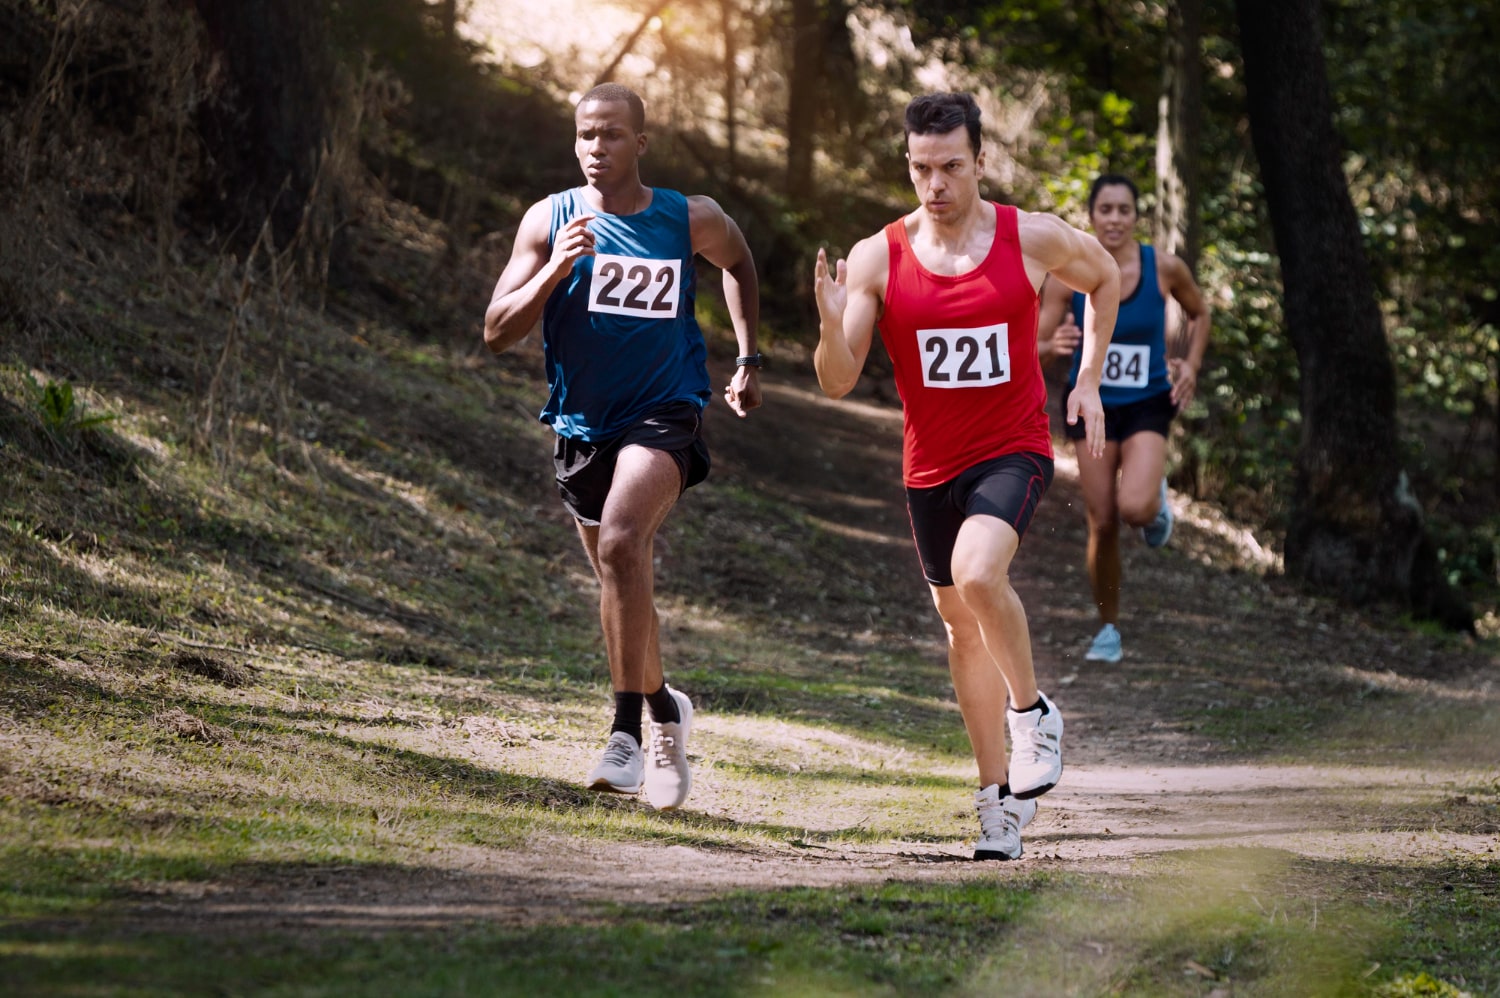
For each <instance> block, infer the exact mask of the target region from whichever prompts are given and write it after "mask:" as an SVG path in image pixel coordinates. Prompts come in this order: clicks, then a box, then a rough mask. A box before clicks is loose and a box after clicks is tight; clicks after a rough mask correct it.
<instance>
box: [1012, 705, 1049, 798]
mask: <svg viewBox="0 0 1500 998" xmlns="http://www.w3.org/2000/svg"><path fill="white" fill-rule="evenodd" d="M1037 696H1038V697H1039V698H1040V700H1041V704H1042V705H1044V706H1046V708H1047V712H1046V713H1045V714H1044V713H1042V708H1041V706H1038V707H1035V708H1033V709H1032V710H1028V711H1025V712H1024V713H1023V712H1020V711H1015V710H1012V709H1011V708H1009V707H1007V708H1005V719H1006V721H1007V722H1009V725H1010V792H1011V794H1012V796H1014V797H1016V798H1018V799H1020V800H1030V799H1031V798H1033V797H1040V796H1041V795H1042V794H1044V793H1046V792H1047V791H1048V790H1051V789H1052V788H1053V787H1055V786H1057V781H1058V780H1059V779H1060V778H1061V777H1062V770H1063V763H1062V733H1063V719H1062V712H1061V711H1059V710H1058V709H1057V705H1056V704H1055V703H1053V702H1052V701H1051V700H1049V699H1047V697H1046V696H1045V695H1044V694H1040V693H1039V694H1037Z"/></svg>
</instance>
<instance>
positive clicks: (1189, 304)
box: [1037, 174, 1209, 662]
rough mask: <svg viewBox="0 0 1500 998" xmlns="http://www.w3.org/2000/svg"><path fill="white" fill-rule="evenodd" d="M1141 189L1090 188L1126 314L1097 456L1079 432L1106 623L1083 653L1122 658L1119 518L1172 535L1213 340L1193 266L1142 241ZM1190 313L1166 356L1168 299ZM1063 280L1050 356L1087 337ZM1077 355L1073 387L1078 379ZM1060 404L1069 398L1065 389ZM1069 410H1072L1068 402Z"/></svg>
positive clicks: (1045, 339)
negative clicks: (1169, 461) (1184, 422)
mask: <svg viewBox="0 0 1500 998" xmlns="http://www.w3.org/2000/svg"><path fill="white" fill-rule="evenodd" d="M1138 199H1139V195H1138V194H1137V192H1136V188H1135V184H1134V183H1132V182H1131V181H1130V179H1129V178H1127V177H1123V176H1121V175H1119V174H1105V175H1104V176H1101V177H1099V178H1098V179H1097V180H1095V181H1094V184H1093V187H1092V188H1090V190H1089V222H1090V224H1091V225H1092V227H1093V229H1094V235H1095V236H1096V237H1097V238H1098V240H1099V242H1100V243H1101V244H1103V246H1104V248H1105V249H1107V250H1109V252H1110V255H1112V256H1113V257H1114V258H1115V262H1116V263H1117V264H1119V267H1120V286H1121V297H1120V314H1119V317H1118V318H1117V319H1116V321H1115V333H1114V337H1113V338H1112V339H1111V340H1110V345H1109V354H1108V356H1107V358H1106V360H1105V366H1104V373H1103V376H1102V377H1101V379H1100V383H1099V397H1100V400H1101V401H1102V402H1103V403H1104V416H1105V424H1104V435H1105V439H1106V441H1107V443H1106V444H1105V448H1104V454H1103V455H1102V456H1100V457H1095V456H1093V455H1092V454H1090V453H1089V452H1088V450H1087V448H1081V447H1078V446H1077V439H1078V437H1077V435H1075V433H1074V428H1073V427H1070V426H1066V425H1065V426H1064V432H1065V433H1067V435H1068V437H1069V438H1070V439H1073V440H1074V444H1075V445H1074V452H1075V454H1076V455H1077V458H1078V481H1079V484H1080V486H1081V487H1082V489H1083V498H1084V506H1085V508H1086V509H1087V511H1088V521H1089V541H1088V555H1087V562H1088V571H1089V584H1090V587H1091V588H1092V590H1093V596H1094V602H1095V604H1096V605H1097V606H1098V608H1099V620H1100V623H1101V625H1102V626H1101V627H1100V629H1099V632H1098V634H1096V635H1095V636H1094V639H1093V641H1092V643H1091V644H1090V646H1089V649H1088V651H1087V652H1086V653H1085V655H1084V657H1085V658H1086V659H1087V660H1088V661H1091V662H1118V661H1119V660H1120V658H1121V657H1122V655H1123V654H1124V652H1123V650H1122V647H1121V638H1120V631H1119V626H1118V625H1119V621H1120V578H1121V569H1120V521H1121V520H1123V521H1125V523H1127V524H1129V525H1130V526H1132V527H1137V528H1140V530H1141V536H1142V537H1143V538H1144V539H1145V541H1146V543H1147V545H1149V546H1151V547H1161V546H1162V545H1164V544H1166V543H1167V540H1168V538H1170V537H1171V536H1172V507H1171V506H1170V505H1169V504H1168V502H1167V480H1166V477H1165V475H1164V473H1163V472H1164V469H1165V466H1166V456H1167V433H1168V432H1169V431H1170V429H1171V426H1172V417H1173V416H1175V415H1176V414H1177V412H1178V411H1180V410H1181V409H1182V408H1183V407H1184V406H1186V405H1187V404H1188V403H1189V402H1191V401H1192V399H1193V394H1194V392H1195V391H1196V389H1197V385H1198V368H1199V367H1200V366H1201V365H1202V363H1203V354H1204V351H1205V350H1206V349H1207V347H1208V328H1209V310H1208V304H1207V303H1206V302H1205V301H1204V298H1203V294H1202V292H1201V291H1200V290H1199V289H1198V284H1197V282H1195V281H1194V280H1193V275H1192V272H1191V271H1190V270H1189V269H1188V266H1187V264H1186V263H1185V262H1183V261H1182V260H1181V259H1180V258H1179V257H1177V256H1175V255H1173V254H1171V253H1167V252H1165V251H1158V250H1157V249H1155V248H1154V247H1152V246H1147V245H1143V244H1141V243H1137V242H1136V240H1135V223H1136V219H1137V201H1138ZM1169 295H1170V296H1171V297H1172V298H1174V299H1176V301H1177V303H1178V304H1179V305H1180V306H1181V307H1182V311H1183V314H1184V316H1185V317H1186V319H1187V341H1188V348H1187V355H1186V356H1185V357H1180V358H1178V357H1173V358H1169V357H1168V356H1167V342H1166V315H1167V297H1168V296H1169ZM1078 297H1079V296H1078V295H1076V294H1074V293H1073V292H1071V291H1069V290H1068V289H1067V288H1065V287H1061V286H1058V285H1056V284H1055V283H1049V284H1048V285H1047V286H1046V287H1044V288H1043V289H1042V304H1041V313H1040V315H1039V316H1038V320H1037V337H1038V352H1039V353H1040V354H1041V355H1042V358H1043V361H1044V362H1046V360H1047V359H1048V358H1049V357H1050V358H1054V359H1055V358H1060V357H1068V356H1071V355H1073V354H1074V351H1075V348H1076V345H1077V343H1078V341H1079V339H1080V337H1081V333H1080V331H1079V328H1078V327H1079V324H1080V323H1081V321H1082V303H1081V302H1080V301H1078V300H1077V299H1078ZM1077 372H1078V358H1077V357H1076V356H1074V357H1073V368H1072V373H1071V374H1070V375H1069V377H1068V390H1069V391H1071V390H1072V386H1073V384H1074V380H1075V379H1076V378H1077ZM1063 405H1064V406H1066V405H1067V398H1066V395H1065V396H1064V399H1063ZM1065 411H1066V410H1065Z"/></svg>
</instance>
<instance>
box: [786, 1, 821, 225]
mask: <svg viewBox="0 0 1500 998" xmlns="http://www.w3.org/2000/svg"><path fill="white" fill-rule="evenodd" d="M819 27H820V25H819V20H818V0H792V72H791V75H790V76H789V77H788V80H787V113H786V194H787V197H788V198H789V199H790V200H791V201H792V203H793V204H796V203H799V202H801V201H802V200H804V199H805V198H807V197H808V196H809V195H811V194H812V175H813V169H812V168H813V133H814V131H815V130H816V126H817V121H818V103H817V101H818V83H819V81H820V79H821V73H820V72H819V69H818V66H819V63H820V61H821V59H822V45H820V44H819V43H820V42H821V41H822V37H823V33H822V31H820V30H819Z"/></svg>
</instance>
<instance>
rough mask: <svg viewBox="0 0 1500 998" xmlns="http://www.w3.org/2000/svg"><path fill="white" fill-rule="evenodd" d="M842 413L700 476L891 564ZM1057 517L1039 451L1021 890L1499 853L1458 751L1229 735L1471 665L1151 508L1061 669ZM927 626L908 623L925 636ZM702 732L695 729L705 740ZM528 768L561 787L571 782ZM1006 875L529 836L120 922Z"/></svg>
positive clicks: (268, 884) (875, 457)
mask: <svg viewBox="0 0 1500 998" xmlns="http://www.w3.org/2000/svg"><path fill="white" fill-rule="evenodd" d="M859 395H860V396H862V397H857V398H856V400H854V401H852V402H845V403H831V402H829V401H828V400H826V399H823V398H822V397H821V395H820V394H819V393H818V392H817V390H816V385H815V383H814V382H813V381H812V379H811V378H810V376H808V375H806V374H800V375H799V374H796V373H791V374H786V373H781V372H777V374H776V375H775V377H774V378H768V379H767V405H766V407H765V409H763V410H762V411H761V412H759V413H757V414H756V415H755V416H754V417H753V421H752V422H750V423H747V424H742V425H741V426H726V423H727V421H728V420H729V419H730V417H727V416H726V415H725V414H724V413H723V412H719V413H718V414H717V416H716V417H715V420H711V422H710V430H711V431H712V432H711V438H712V439H713V443H714V449H715V458H716V461H717V462H718V464H717V466H716V474H718V475H721V476H724V477H725V478H727V479H728V480H730V481H734V482H738V483H740V484H742V485H745V486H746V487H749V488H775V489H777V490H778V491H779V492H780V493H781V494H783V495H789V496H793V497H795V499H796V501H798V502H800V503H801V504H803V507H804V508H806V509H807V510H808V511H809V515H816V516H820V517H823V518H824V519H825V520H828V521H829V522H833V521H837V520H839V518H840V517H843V518H844V520H845V521H846V523H845V525H846V526H847V527H848V528H849V529H853V530H860V531H865V532H867V533H870V534H871V535H872V536H879V537H882V538H884V543H886V545H887V546H888V547H889V546H891V543H890V542H891V541H892V539H893V538H894V539H896V540H900V539H901V538H902V537H904V536H905V535H906V532H907V526H906V516H905V511H904V506H903V504H902V500H901V493H900V490H899V485H898V481H899V480H898V477H897V476H898V475H899V448H900V414H899V410H897V409H896V408H895V407H894V406H892V405H891V404H889V403H888V402H884V401H882V400H881V399H880V398H879V397H878V395H877V394H876V393H872V392H871V391H869V390H868V387H867V388H866V390H865V391H864V392H861V393H859ZM809 427H812V428H813V430H812V431H809ZM851 497H852V498H851ZM850 502H857V506H855V507H850V506H849V505H848V504H849V503H850ZM1078 502H1079V499H1078V489H1077V481H1076V468H1075V466H1074V465H1073V464H1072V462H1071V460H1070V459H1069V458H1068V455H1067V452H1066V450H1060V452H1059V460H1058V472H1057V477H1056V480H1055V482H1054V485H1053V487H1052V490H1051V492H1050V493H1049V495H1048V497H1047V498H1046V500H1045V502H1044V504H1043V508H1042V510H1041V512H1039V514H1038V517H1037V520H1036V521H1035V524H1034V526H1033V529H1032V532H1031V534H1030V535H1028V537H1027V541H1026V544H1025V546H1024V547H1023V549H1022V554H1021V556H1020V558H1019V560H1018V564H1017V566H1016V571H1015V576H1016V584H1017V587H1018V590H1019V591H1021V593H1022V596H1023V599H1024V600H1025V602H1026V605H1027V609H1028V614H1029V616H1030V620H1031V625H1032V633H1033V642H1034V646H1035V655H1036V662H1037V669H1038V676H1039V680H1040V682H1041V685H1042V686H1043V688H1044V689H1047V690H1049V691H1052V693H1053V695H1054V698H1055V699H1056V700H1057V701H1058V702H1059V704H1060V705H1061V707H1062V709H1063V710H1064V714H1065V717H1066V718H1067V723H1068V730H1067V735H1066V737H1065V746H1066V751H1067V760H1068V769H1067V772H1066V774H1065V777H1064V780H1063V782H1062V784H1061V785H1060V786H1059V787H1058V788H1057V789H1056V790H1054V791H1053V792H1052V793H1050V794H1048V795H1047V796H1046V797H1045V798H1044V799H1043V801H1042V807H1041V808H1040V810H1039V813H1038V817H1037V818H1036V820H1035V821H1034V822H1033V824H1032V825H1031V827H1030V828H1028V829H1027V833H1026V836H1025V840H1026V850H1027V854H1026V858H1025V860H1024V864H1025V866H1026V868H1028V869H1030V868H1034V867H1036V866H1037V865H1039V864H1040V865H1044V866H1053V867H1058V868H1061V869H1066V870H1074V871H1089V870H1109V869H1114V870H1128V869H1129V867H1130V864H1131V863H1132V862H1133V861H1135V860H1137V859H1139V858H1140V857H1144V856H1149V855H1154V854H1160V853H1166V852H1171V851H1174V850H1182V849H1193V848H1205V847H1241V846H1243V847H1271V848H1275V849H1278V850H1284V851H1287V852H1289V853H1292V854H1296V855H1303V856H1308V857H1316V858H1330V859H1337V858H1340V857H1348V856H1353V855H1362V856H1371V855H1375V856H1379V855H1383V854H1389V853H1392V852H1399V853H1400V854H1403V855H1407V856H1412V857H1417V856H1422V855H1434V856H1436V855H1447V854H1451V853H1452V852H1453V851H1455V850H1456V851H1459V852H1472V853H1475V854H1479V853H1485V852H1491V853H1492V852H1495V851H1500V836H1497V832H1500V829H1497V828H1495V827H1493V825H1492V824H1490V825H1487V824H1486V823H1485V822H1486V821H1488V820H1489V819H1488V818H1487V817H1486V816H1485V814H1481V813H1478V812H1475V813H1473V814H1469V813H1468V812H1466V811H1465V806H1466V798H1465V797H1464V794H1463V787H1462V781H1463V779H1465V778H1467V777H1465V776H1463V775H1461V774H1465V773H1472V769H1473V766H1474V765H1475V764H1476V763H1482V760H1481V759H1477V758H1475V755H1474V751H1473V747H1472V746H1466V745H1464V744H1462V743H1454V744H1452V745H1451V746H1450V748H1449V749H1448V750H1446V751H1447V755H1446V756H1445V755H1444V750H1443V749H1442V748H1441V747H1439V748H1438V749H1437V750H1436V755H1432V754H1431V753H1429V755H1428V756H1427V758H1429V759H1436V760H1437V761H1438V762H1441V761H1442V760H1443V759H1445V758H1447V759H1448V761H1450V762H1451V763H1452V764H1453V766H1454V768H1453V769H1452V770H1451V771H1445V770H1442V769H1432V768H1430V767H1429V768H1425V769H1424V768H1422V767H1420V766H1416V765H1405V766H1400V767H1398V766H1390V765H1359V764H1357V763H1359V762H1360V761H1361V759H1360V757H1359V755H1358V754H1357V743H1356V745H1355V748H1354V749H1351V751H1350V754H1349V756H1348V758H1349V762H1348V763H1347V764H1343V763H1340V764H1337V765H1326V764H1311V763H1309V764H1305V765H1283V764H1269V763H1262V762H1257V761H1255V760H1256V759H1257V758H1264V757H1265V755H1266V752H1267V750H1268V749H1274V738H1261V737H1258V734H1257V733H1258V728H1257V726H1256V723H1255V722H1254V720H1253V714H1254V712H1255V711H1256V710H1257V709H1258V708H1260V707H1263V706H1265V705H1267V704H1270V703H1272V702H1274V701H1277V700H1278V699H1279V700H1282V701H1284V700H1285V698H1286V696H1287V693H1286V691H1287V690H1288V689H1294V690H1299V691H1301V692H1302V693H1303V694H1305V695H1306V696H1308V697H1319V696H1326V695H1338V696H1347V695H1348V693H1349V690H1350V689H1351V688H1353V689H1356V690H1368V691H1370V692H1371V693H1372V695H1374V694H1379V693H1380V692H1382V691H1390V690H1400V691H1403V692H1413V691H1415V692H1420V693H1422V694H1423V695H1425V696H1426V697H1428V698H1429V699H1430V700H1431V701H1433V702H1438V703H1441V702H1443V701H1447V700H1464V701H1473V700H1475V699H1479V700H1482V701H1487V702H1493V701H1495V700H1496V699H1497V691H1496V689H1495V686H1496V683H1495V675H1496V673H1495V669H1494V664H1493V663H1492V662H1491V661H1490V660H1488V659H1487V658H1485V657H1484V656H1482V655H1478V654H1477V653H1476V654H1453V653H1451V651H1443V650H1442V649H1441V647H1440V646H1438V645H1437V644H1435V643H1434V642H1433V641H1432V640H1426V641H1423V640H1421V639H1419V638H1418V637H1414V636H1411V635H1408V634H1406V633H1404V632H1398V631H1385V630H1379V629H1376V628H1375V627H1373V626H1371V625H1370V624H1368V623H1366V622H1363V621H1361V620H1359V619H1358V618H1356V617H1354V616H1353V615H1351V614H1348V613H1345V612H1343V611H1339V610H1337V609H1336V608H1332V607H1329V606H1327V605H1323V604H1314V603H1310V602H1308V601H1305V600H1302V599H1301V598H1299V597H1297V596H1295V595H1292V594H1289V593H1284V592H1280V591H1278V589H1277V588H1276V587H1275V586H1274V585H1272V584H1268V583H1267V582H1266V581H1265V580H1264V578H1263V577H1262V575H1261V574H1259V573H1260V572H1261V570H1263V569H1264V568H1265V566H1266V565H1267V564H1268V563H1270V562H1271V561H1272V558H1271V555H1269V554H1268V553H1267V552H1266V551H1264V550H1262V549H1261V548H1260V546H1259V545H1257V544H1256V542H1255V540H1254V539H1253V538H1252V537H1250V536H1249V535H1248V534H1246V533H1245V532H1243V531H1241V530H1239V529H1238V528H1236V527H1234V525H1232V524H1229V523H1227V522H1225V521H1224V520H1223V518H1222V517H1220V516H1217V515H1216V514H1215V513H1214V511H1213V510H1211V509H1207V508H1203V507H1199V506H1196V505H1194V504H1192V503H1189V502H1188V501H1187V500H1186V499H1185V498H1184V497H1182V496H1180V495H1174V497H1173V504H1174V507H1175V508H1176V509H1177V510H1178V513H1179V525H1178V529H1177V533H1176V534H1175V536H1174V540H1173V542H1172V545H1171V550H1170V551H1168V552H1165V553H1163V552H1153V551H1148V550H1146V549H1145V548H1144V546H1143V545H1141V544H1139V543H1137V542H1133V541H1131V540H1130V539H1127V543H1126V545H1125V552H1124V557H1125V575H1126V580H1127V581H1126V585H1127V593H1126V598H1125V612H1124V620H1123V623H1122V628H1123V630H1124V631H1125V633H1126V642H1127V645H1126V647H1127V655H1126V658H1125V660H1124V661H1123V662H1122V663H1120V664H1119V665H1118V666H1113V667H1101V666H1097V665H1091V664H1088V663H1084V662H1082V661H1081V654H1082V646H1083V644H1084V643H1085V642H1086V640H1087V639H1088V637H1089V636H1090V635H1091V634H1092V631H1093V629H1094V627H1095V623H1094V620H1093V614H1092V611H1091V610H1090V608H1089V606H1088V601H1087V599H1086V595H1085V594H1086V578H1085V576H1084V572H1083V566H1082V551H1083V543H1084V533H1083V516H1082V511H1081V508H1080V507H1079V505H1078ZM851 508H853V509H855V510H856V513H855V514H853V515H851V514H850V513H849V510H850V509H851ZM896 546H897V547H898V548H899V545H896ZM903 558H905V556H904V555H903ZM919 591H920V590H919ZM930 610H931V608H930V607H915V608H913V612H914V613H916V614H917V617H918V619H925V620H926V622H927V623H926V626H930V627H931V628H932V629H933V630H934V631H935V632H936V629H937V621H936V617H935V615H932V614H931V612H930ZM938 653H939V654H940V650H939V652H938ZM1224 708H1236V709H1242V710H1243V711H1244V712H1246V714H1247V715H1248V716H1251V717H1252V720H1250V721H1249V722H1247V723H1246V725H1245V727H1244V735H1245V737H1244V739H1243V740H1240V739H1236V741H1242V743H1239V744H1230V743H1226V742H1225V740H1223V739H1222V738H1219V739H1215V738H1211V737H1208V736H1206V735H1204V734H1202V733H1200V732H1199V731H1198V727H1199V725H1198V724H1197V723H1196V722H1195V720H1194V717H1195V711H1213V710H1215V709H1224ZM955 721H956V717H955ZM702 722H703V723H704V724H705V725H707V727H705V729H704V730H707V731H712V730H713V728H712V726H713V725H714V723H715V719H714V718H712V717H711V716H706V717H704V718H703V719H702ZM1336 754H1337V753H1335V755H1336ZM1494 764H1495V761H1494V760H1492V762H1491V768H1492V769H1493V768H1494ZM540 765H542V766H543V767H547V766H551V768H552V769H553V770H557V771H567V770H568V767H569V766H573V765H574V762H572V761H571V760H570V761H567V762H564V761H563V760H562V759H560V758H559V759H556V760H545V759H544V760H542V762H541V763H540ZM945 775H950V776H954V777H957V778H959V779H963V780H966V779H968V777H969V775H971V774H969V773H968V772H967V770H965V771H963V772H959V771H957V770H955V772H954V773H951V774H945ZM689 807H690V808H691V809H694V810H697V811H700V812H704V813H708V814H715V815H727V816H728V820H750V819H747V818H746V817H744V815H743V814H741V815H740V817H739V818H738V819H736V818H735V817H734V815H735V814H736V813H737V812H736V803H735V802H733V801H726V800H723V799H718V798H717V797H716V790H715V785H714V780H713V779H712V777H709V778H707V779H702V780H700V781H699V783H698V784H697V787H696V789H695V791H694V796H693V798H692V799H691V800H690V802H689ZM739 810H740V811H743V807H740V808H739ZM1486 814H1487V812H1486ZM1436 815H1442V816H1443V818H1442V819H1441V820H1437V819H1436V818H1434V817H1433V816H1436ZM1019 867H1020V864H1007V865H1004V866H1000V865H998V864H975V863H973V862H971V861H970V860H969V859H968V850H967V848H966V847H965V846H964V845H963V844H957V843H951V842H945V843H943V844H939V845H935V844H933V843H932V842H922V843H910V842H898V841H887V842H881V843H878V844H874V845H837V846H831V847H830V846H824V845H816V844H800V845H793V844H781V843H773V844H768V845H765V846H764V847H746V848H739V849H732V850H725V849H706V848H695V847H688V846H680V845H679V846H670V847H663V846H661V845H654V844H650V843H646V844H637V843H629V842H625V843H622V842H619V841H608V842H593V841H588V840H581V839H576V838H566V839H564V838H557V839H550V838H541V839H533V840H532V841H531V842H530V843H529V844H528V845H527V846H525V847H523V848H519V849H504V850H502V849H482V848H467V847H466V848H461V849H447V850H440V851H438V852H436V853H429V854H425V855H423V856H422V857H421V860H420V863H419V864H418V865H414V866H411V867H405V868H386V869H378V870H371V869H369V868H353V867H328V868H296V869H277V870H275V871H269V872H267V873H266V874H265V875H264V877H262V878H259V879H252V880H248V881H241V882H238V883H233V884H216V885H203V884H183V885H180V886H170V887H168V888H165V889H163V890H160V891H156V892H154V893H153V894H151V895H150V896H143V897H141V898H139V899H138V901H137V903H135V904H133V905H129V906H127V908H128V910H127V911H124V912H122V915H124V916H125V917H127V918H129V919H131V920H132V921H134V922H137V923H139V922H140V921H141V920H144V921H146V922H148V923H151V924H155V925H157V926H158V927H163V928H166V927H172V926H178V927H182V928H188V927H190V926H196V927H212V928H215V929H218V930H234V929H236V928H240V929H249V928H253V927H255V926H262V927H264V926H267V925H273V926H308V927H313V926H339V927H345V928H357V929H363V930H373V931H379V930H382V929H388V928H397V927H400V928H414V927H421V926H430V925H441V924H448V923H454V922H461V921H467V920H473V919H480V920H485V921H492V922H495V923H498V924H504V925H523V924H534V923H536V922H539V921H552V920H557V919H566V920H573V921H587V920H589V919H592V918H596V917H599V915H598V913H597V909H596V908H595V907H594V905H595V903H596V902H620V903H631V904H640V903H656V904H660V903H685V902H691V901H694V900H698V899H702V898H706V897H709V896H712V895H716V894H719V893H722V892H724V891H727V890H732V889H737V888H772V887H784V886H791V885H805V886H821V887H828V886H834V885H841V884H858V883H871V882H880V881H885V880H923V879H930V878H965V877H974V876H994V875H996V873H997V871H999V870H1014V869H1018V868H1019Z"/></svg>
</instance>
